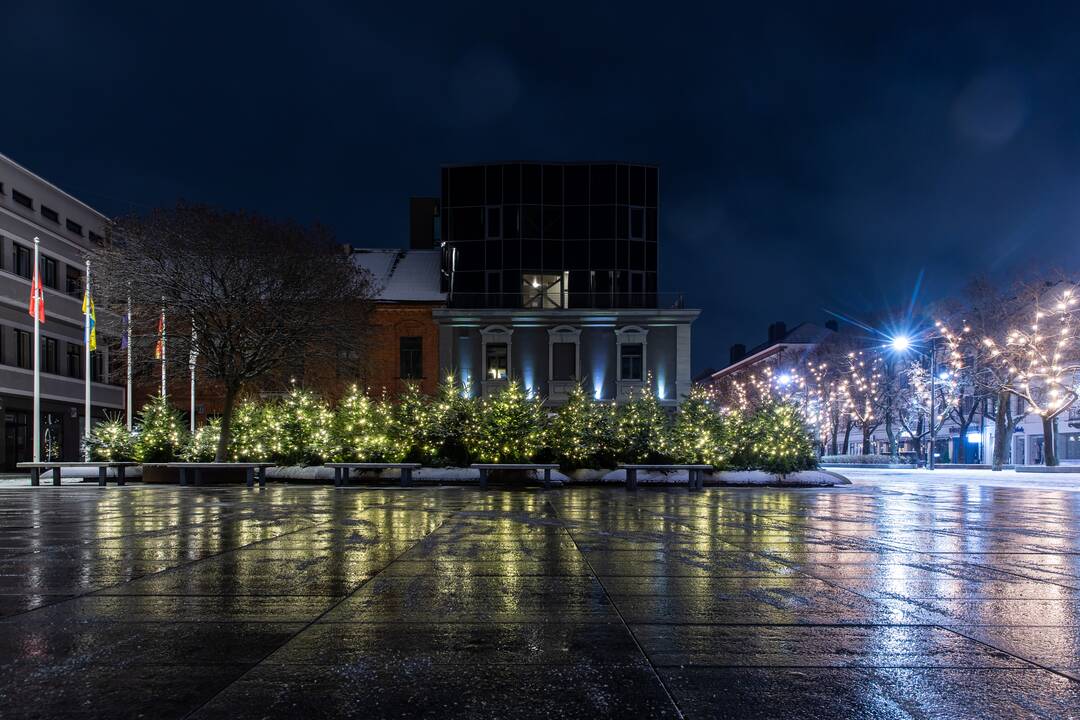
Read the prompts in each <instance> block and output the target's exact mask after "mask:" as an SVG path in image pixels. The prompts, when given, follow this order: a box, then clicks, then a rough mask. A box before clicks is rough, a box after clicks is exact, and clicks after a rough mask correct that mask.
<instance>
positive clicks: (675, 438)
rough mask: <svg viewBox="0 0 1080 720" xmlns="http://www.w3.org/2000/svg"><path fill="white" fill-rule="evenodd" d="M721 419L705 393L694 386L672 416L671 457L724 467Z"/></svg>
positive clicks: (700, 388)
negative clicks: (673, 419) (673, 416)
mask: <svg viewBox="0 0 1080 720" xmlns="http://www.w3.org/2000/svg"><path fill="white" fill-rule="evenodd" d="M722 424H723V420H722V419H721V416H720V413H719V412H718V411H717V410H716V408H714V407H713V405H712V402H711V398H710V396H709V392H708V391H707V390H705V389H704V388H702V387H700V386H697V387H694V388H693V389H692V390H691V391H690V394H689V395H687V396H686V399H685V400H684V401H683V404H682V405H681V406H680V407H679V411H678V413H677V414H676V415H675V422H674V425H673V426H672V429H671V444H672V450H671V456H672V458H673V459H674V460H675V461H676V462H680V463H691V464H706V465H713V466H714V467H724V466H726V462H725V458H724V451H723V448H722V447H721V440H722V434H723V428H722Z"/></svg>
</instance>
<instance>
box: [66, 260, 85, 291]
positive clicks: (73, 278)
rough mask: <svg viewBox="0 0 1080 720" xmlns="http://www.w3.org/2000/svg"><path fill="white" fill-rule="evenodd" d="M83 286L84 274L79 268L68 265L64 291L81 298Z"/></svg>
mask: <svg viewBox="0 0 1080 720" xmlns="http://www.w3.org/2000/svg"><path fill="white" fill-rule="evenodd" d="M82 288H83V274H82V271H81V270H79V268H76V267H72V266H70V265H68V266H67V278H66V280H65V282H64V291H65V292H66V293H67V294H68V295H71V296H72V297H77V298H81V297H82Z"/></svg>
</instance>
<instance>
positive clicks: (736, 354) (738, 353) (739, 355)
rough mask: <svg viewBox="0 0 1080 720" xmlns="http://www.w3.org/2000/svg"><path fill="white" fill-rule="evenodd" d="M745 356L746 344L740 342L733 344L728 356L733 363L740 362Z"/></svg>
mask: <svg viewBox="0 0 1080 720" xmlns="http://www.w3.org/2000/svg"><path fill="white" fill-rule="evenodd" d="M744 357H746V346H745V345H743V344H741V343H739V344H735V345H732V346H731V353H730V355H729V356H728V358H729V360H730V363H731V364H732V365H734V364H735V363H737V362H739V361H740V360H742V359H743V358H744Z"/></svg>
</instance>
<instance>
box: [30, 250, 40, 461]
mask: <svg viewBox="0 0 1080 720" xmlns="http://www.w3.org/2000/svg"><path fill="white" fill-rule="evenodd" d="M40 244H41V240H39V239H38V238H37V237H35V238H34V279H33V280H32V281H31V282H32V284H33V286H32V287H31V289H30V295H31V296H32V297H33V298H34V462H41V330H40V328H39V322H38V318H39V317H40V316H41V310H40V308H41V295H40V294H39V293H38V289H37V279H38V246H39V245H40Z"/></svg>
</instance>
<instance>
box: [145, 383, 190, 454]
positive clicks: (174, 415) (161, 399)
mask: <svg viewBox="0 0 1080 720" xmlns="http://www.w3.org/2000/svg"><path fill="white" fill-rule="evenodd" d="M186 444H187V430H185V428H184V422H183V418H182V417H181V415H180V411H179V410H177V409H176V408H175V407H173V406H172V405H171V404H170V403H169V400H168V398H167V397H165V396H163V395H157V396H155V397H152V398H150V400H149V401H148V402H147V403H146V405H144V406H143V409H142V412H141V413H139V432H138V435H137V437H136V438H135V459H136V460H138V461H139V462H145V463H165V462H176V461H177V460H179V459H180V455H181V453H182V452H183V450H184V447H185V445H186Z"/></svg>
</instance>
